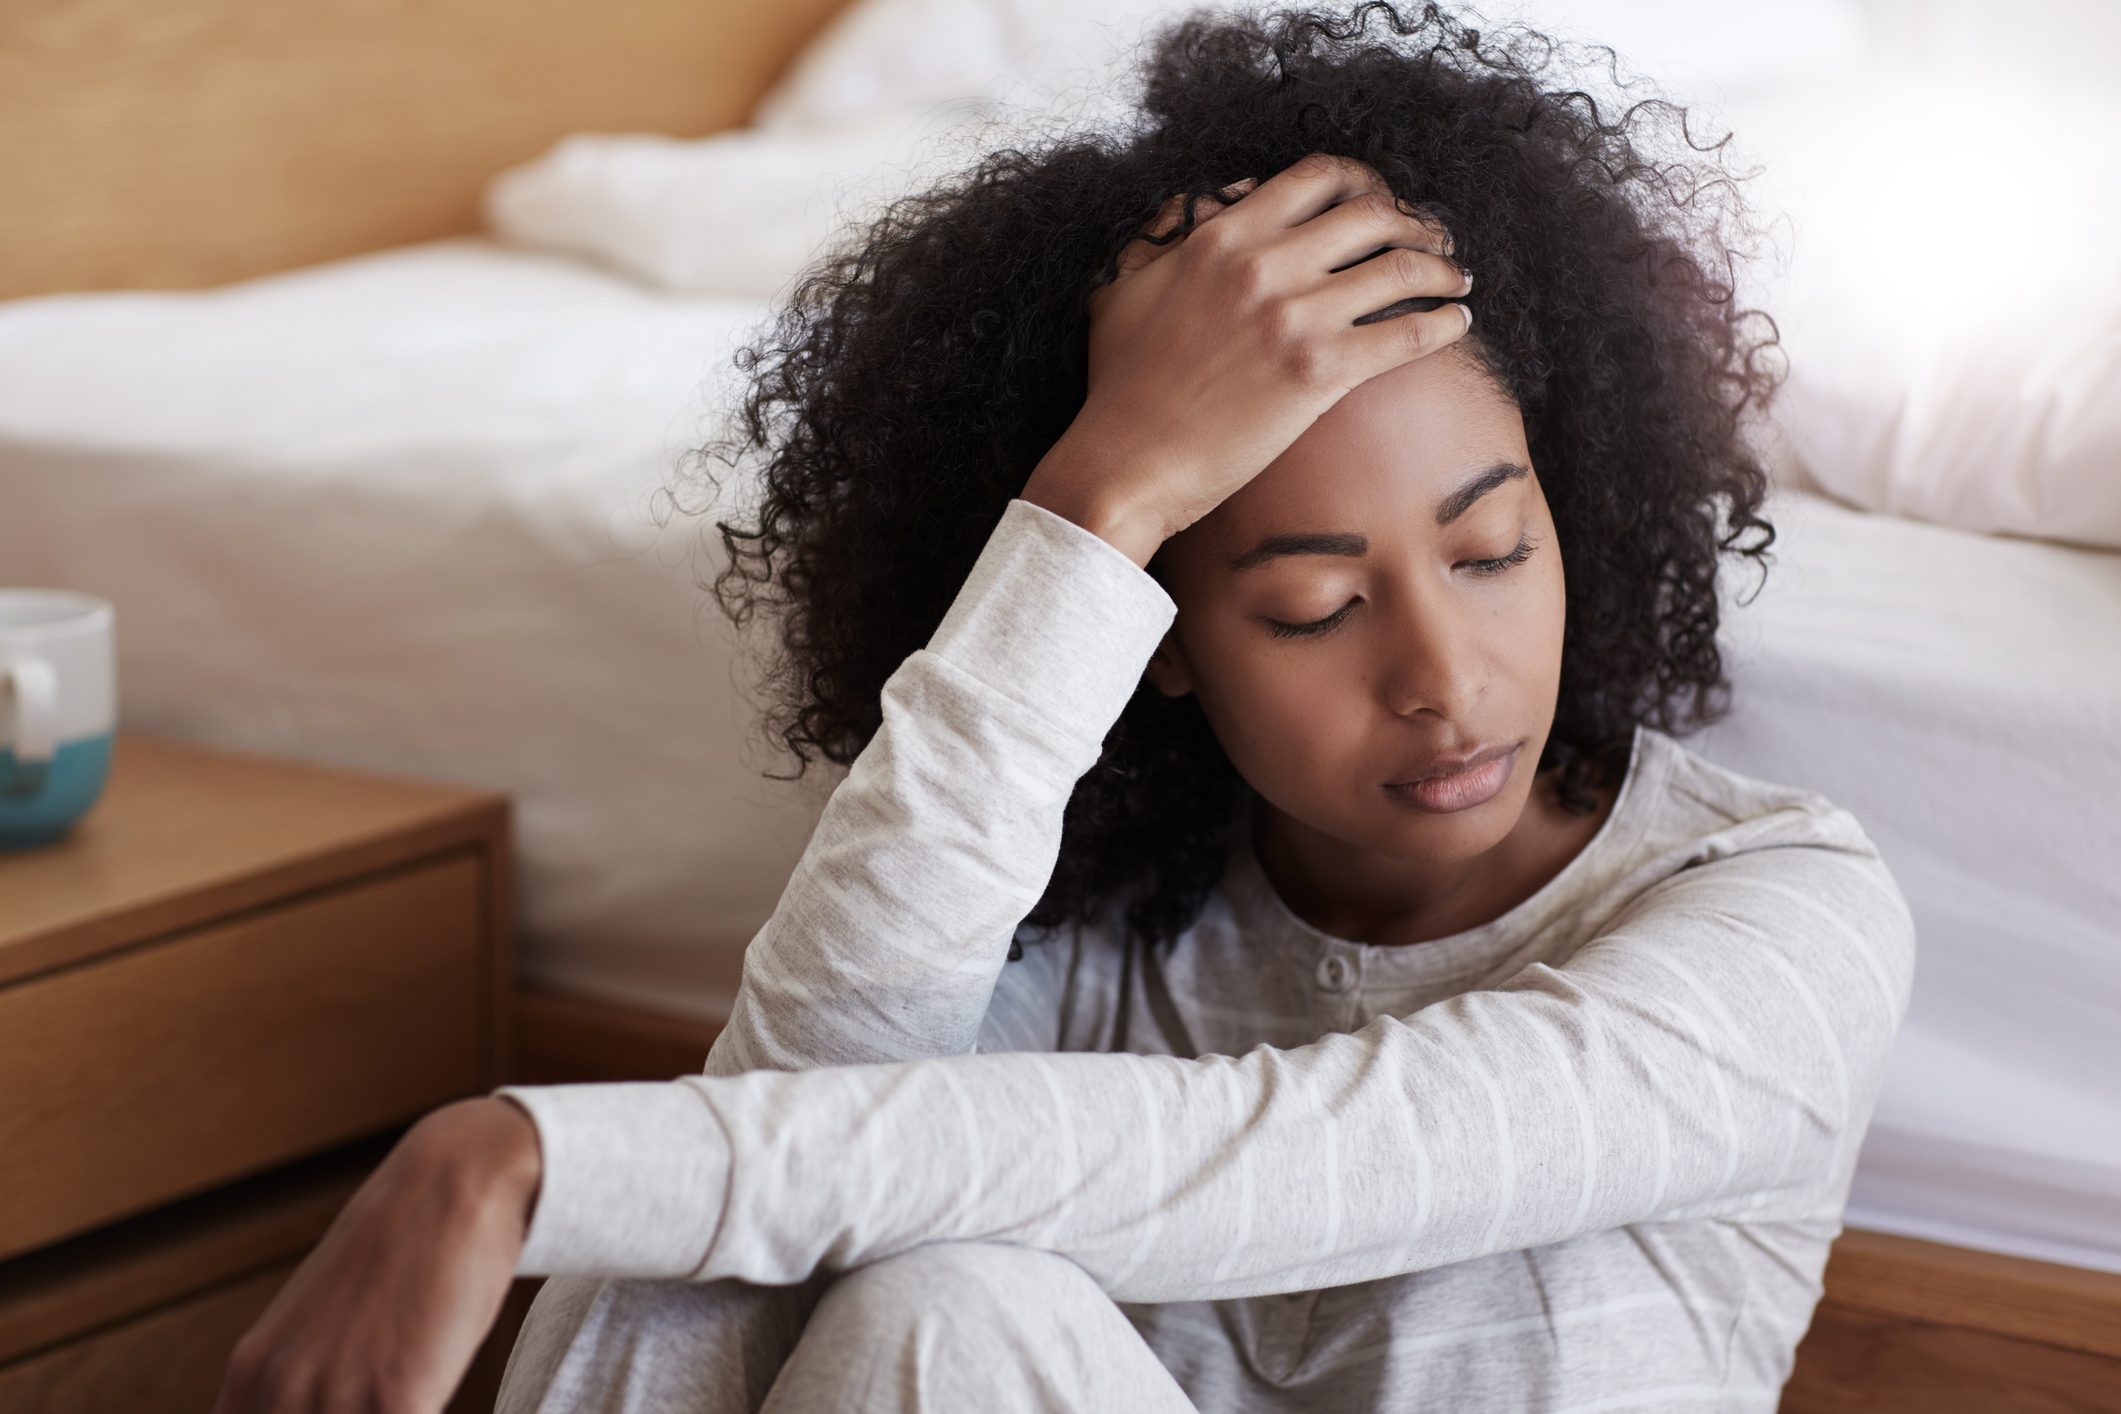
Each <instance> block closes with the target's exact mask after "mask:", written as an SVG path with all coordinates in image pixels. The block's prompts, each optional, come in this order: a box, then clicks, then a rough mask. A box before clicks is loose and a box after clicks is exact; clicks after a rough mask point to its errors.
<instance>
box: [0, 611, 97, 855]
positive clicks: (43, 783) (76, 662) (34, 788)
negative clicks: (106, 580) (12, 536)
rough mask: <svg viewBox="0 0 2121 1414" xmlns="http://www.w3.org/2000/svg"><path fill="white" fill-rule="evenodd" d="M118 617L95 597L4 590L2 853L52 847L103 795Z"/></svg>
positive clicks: (0, 631) (0, 636)
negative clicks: (3, 850) (115, 628)
mask: <svg viewBox="0 0 2121 1414" xmlns="http://www.w3.org/2000/svg"><path fill="white" fill-rule="evenodd" d="M116 618H117V611H116V608H115V607H114V606H113V605H112V604H111V602H110V601H109V600H108V599H99V598H97V597H96V596H95V595H93V594H77V593H75V592H73V591H72V590H68V589H0V849H27V848H29V847H31V846H33V845H40V844H50V843H51V842H52V841H54V840H56V839H58V838H59V837H60V836H62V835H64V834H65V833H66V832H67V830H69V829H70V828H72V826H73V824H74V822H75V821H76V820H78V819H80V818H81V816H82V815H84V814H86V813H87V811H88V808H89V807H90V806H91V805H94V804H95V803H96V799H97V797H99V796H100V795H102V794H103V782H104V780H105V778H106V777H108V776H109V774H110V746H111V732H112V730H113V729H114V728H115V726H116V725H117V712H116V705H117V675H118V674H117V639H116V633H115V630H114V625H115V622H116Z"/></svg>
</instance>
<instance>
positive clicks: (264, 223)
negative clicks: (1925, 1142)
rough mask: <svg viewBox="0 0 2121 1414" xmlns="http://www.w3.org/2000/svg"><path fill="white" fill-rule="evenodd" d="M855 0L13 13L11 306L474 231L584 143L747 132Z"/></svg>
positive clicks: (72, 8)
mask: <svg viewBox="0 0 2121 1414" xmlns="http://www.w3.org/2000/svg"><path fill="white" fill-rule="evenodd" d="M842 3H844V0H775V3H772V4H760V3H758V0H6V3H0V298H6V297H12V296H17V295H26V294H40V293H45V292H48V291H56V290H89V289H110V288H118V287H161V288H180V287H187V286H199V285H210V284H219V283H222V282H224V281H228V280H234V279H240V278H243V277H245V276H250V275H259V274H264V273H266V272H269V271H273V270H283V269H287V268H290V267H293V266H298V265H307V264H312V263H314V262H317V261H322V260H332V259H336V258H339V257H343V256H347V255H352V254H356V253H358V252H361V251H367V250H375V249H379V248H381V247H385V246H393V245H401V244H404V243H406V242H409V241H419V240H428V239H432V238H435V237H439V236H446V235H453V234H458V233H462V232H467V231H473V230H476V229H478V227H479V224H480V222H479V211H478V197H479V192H480V190H481V188H482V187H483V186H484V184H485V182H486V181H487V179H488V178H489V177H491V176H492V175H493V174H494V173H495V172H497V171H499V170H501V169H502V168H504V167H507V166H510V165H512V164H514V163H517V162H521V161H524V160H525V159H527V158H530V157H534V156H536V155H537V154H538V153H540V152H542V151H543V150H544V149H545V148H546V147H547V146H549V145H550V144H551V143H552V142H553V141H554V140H555V139H557V138H559V137H561V136H563V135H564V134H567V133H570V132H578V131H588V132H660V133H669V134H674V135H678V136H698V135H701V134H705V133H710V132H714V131H716V130H718V129H721V128H727V127H733V126H736V125H737V124H740V123H742V122H743V121H745V120H746V118H747V117H748V116H749V114H750V112H751V110H752V108H753V106H754V105H755V104H756V103H757V101H758V99H759V97H760V95H762V94H763V93H764V92H765V90H766V89H767V88H768V87H769V86H770V85H771V84H772V83H773V81H774V80H775V79H776V78H778V77H779V76H780V74H781V73H782V71H783V70H784V69H785V68H786V67H787V65H788V63H789V61H790V60H791V59H792V58H793V57H794V56H795V54H796V53H797V52H798V51H799V50H800V49H801V48H802V46H803V44H804V43H805V42H806V41H807V40H809V39H810V38H811V37H812V36H813V35H815V34H816V33H817V32H818V31H819V30H820V29H821V28H823V26H824V24H825V22H826V21H827V20H829V19H830V18H831V16H832V15H833V13H834V12H836V11H837V10H838V9H839V8H840V6H841V4H842Z"/></svg>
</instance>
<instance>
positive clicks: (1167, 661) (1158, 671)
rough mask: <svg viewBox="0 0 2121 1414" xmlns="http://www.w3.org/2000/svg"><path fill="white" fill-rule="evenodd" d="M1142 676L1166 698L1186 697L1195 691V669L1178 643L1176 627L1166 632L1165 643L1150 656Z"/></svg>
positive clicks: (1157, 647)
mask: <svg viewBox="0 0 2121 1414" xmlns="http://www.w3.org/2000/svg"><path fill="white" fill-rule="evenodd" d="M1142 676H1143V677H1145V678H1147V679H1148V680H1149V682H1150V684H1151V685H1152V686H1153V687H1155V689H1156V690H1157V691H1158V692H1161V693H1162V694H1163V695H1164V696H1166V697H1184V696H1185V695H1186V694H1187V693H1189V692H1191V691H1192V690H1193V668H1192V665H1191V664H1189V663H1188V662H1187V661H1186V650H1185V648H1184V647H1183V646H1182V645H1181V644H1180V643H1179V641H1178V630H1177V628H1176V627H1175V626H1174V627H1172V628H1170V629H1167V630H1166V631H1165V632H1164V641H1163V642H1161V643H1159V644H1157V645H1156V651H1155V652H1154V653H1151V654H1150V655H1149V663H1148V666H1147V667H1145V668H1143V669H1142Z"/></svg>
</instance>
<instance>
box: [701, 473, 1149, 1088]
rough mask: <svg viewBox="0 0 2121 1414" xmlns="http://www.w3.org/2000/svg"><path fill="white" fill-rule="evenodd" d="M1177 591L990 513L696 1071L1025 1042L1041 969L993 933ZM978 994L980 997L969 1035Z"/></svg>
mask: <svg viewBox="0 0 2121 1414" xmlns="http://www.w3.org/2000/svg"><path fill="white" fill-rule="evenodd" d="M1177 612H1178V610H1177V606H1176V605H1175V604H1174V603H1173V602H1172V601H1171V598H1170V596H1169V595H1168V594H1166V593H1165V592H1164V589H1163V587H1162V586H1161V585H1159V584H1158V583H1157V582H1156V580H1155V579H1154V578H1153V577H1151V576H1150V575H1149V573H1148V572H1147V571H1146V570H1144V569H1142V568H1141V567H1140V566H1139V565H1137V564H1135V563H1134V561H1133V560H1131V559H1129V558H1128V557H1127V555H1126V554H1125V553H1124V552H1122V551H1121V550H1120V549H1118V547H1116V546H1114V545H1112V544H1110V543H1109V542H1107V541H1105V540H1104V539H1102V538H1101V537H1099V536H1097V535H1096V534H1094V533H1092V532H1091V531H1089V530H1087V529H1085V528H1083V527H1082V526H1079V525H1077V524H1075V523H1074V522H1073V521H1070V520H1068V519H1066V518H1065V517H1063V516H1060V515H1058V514H1056V513H1054V512H1052V511H1050V510H1047V509H1046V508H1045V507H1043V506H1039V505H1035V504H1033V503H1031V502H1029V501H1025V500H1022V499H1017V500H1012V501H1011V502H1009V504H1008V505H1007V506H1006V507H1005V508H1004V510H1003V512H1002V516H1001V519H1000V521H999V522H998V523H997V524H996V526H995V529H994V531H993V533H992V535H991V536H990V537H989V539H988V542H987V544H986V546H985V547H984V549H983V550H982V552H981V554H980V556H979V559H978V560H977V561H976V562H975V564H974V566H973V568H972V570H971V572H970V574H969V575H968V576H967V578H966V581H965V584H964V586H963V587H962V589H961V590H960V592H959V593H958V595H957V597H956V600H955V601H954V602H953V604H952V605H951V607H950V609H949V611H948V613H947V614H946V615H945V616H944V618H943V620H942V623H941V624H940V626H939V627H938V628H937V629H936V631H935V633H934V635H933V636H932V637H931V638H930V640H929V642H928V645H927V646H926V647H925V648H922V649H919V650H917V651H916V652H914V653H913V654H911V655H910V656H909V657H908V658H907V659H906V661H905V662H904V663H903V664H902V665H901V666H900V667H899V668H898V669H897V671H895V672H894V673H893V674H892V675H891V677H890V678H889V679H888V680H887V681H886V682H885V684H884V688H883V694H882V724H881V726H880V727H879V728H878V730H877V732H876V734H875V735H874V736H873V737H872V738H871V739H870V741H869V742H868V744H867V745H866V746H865V747H864V748H863V750H862V752H861V754H860V755H859V756H857V757H856V758H855V761H854V764H853V766H852V767H851V768H850V770H849V772H848V774H847V777H846V778H845V779H844V780H843V781H841V783H840V784H839V786H838V787H837V788H836V789H835V790H834V792H833V794H832V797H831V798H830V800H829V801H828V802H827V803H826V806H825V810H824V813H823V815H822V816H821V818H820V819H819V821H818V824H817V827H816V829H815V830H814V831H813V833H812V835H811V837H810V841H809V843H808V845H807V846H806V848H805V849H804V852H803V855H802V858H801V859H800V860H799V861H798V862H797V864H796V867H795V870H794V872H793V874H792V875H791V877H790V879H789V882H788V886H787V888H786V890H785V891H784V892H783V894H782V896H781V899H780V902H779V904H778V905H777V906H776V908H775V909H774V913H773V916H772V917H771V918H770V919H768V920H767V922H766V924H765V926H764V927H763V928H761V929H760V930H759V932H758V934H757V936H755V937H754V938H753V939H752V940H751V943H750V945H749V947H748V948H747V949H746V950H745V955H744V971H743V978H742V981H741V982H740V983H739V986H738V991H737V996H736V1001H735V1003H734V1005H733V1007H732V1009H731V1014H730V1017H729V1020H728V1023H727V1024H726V1025H725V1026H724V1028H723V1030H722V1032H721V1034H720V1035H719V1036H718V1037H717V1038H716V1040H715V1044H714V1048H713V1050H712V1051H711V1052H710V1054H709V1059H708V1063H707V1065H706V1067H705V1069H706V1072H707V1073H708V1074H711V1075H729V1074H736V1073H738V1072H741V1071H747V1070H758V1069H773V1070H799V1069H806V1068H810V1067H814V1066H822V1065H848V1064H860V1063H865V1062H876V1061H892V1060H909V1059H914V1058H917V1057H922V1056H938V1055H961V1054H965V1053H967V1052H970V1051H972V1050H974V1049H975V1046H976V1045H977V1046H979V1047H980V1048H982V1049H1021V1048H1023V1047H1026V1046H1031V1045H1036V1044H1037V1038H1038V1036H1039V1035H1040V1034H1042V1032H1041V1027H1040V1023H1039V1018H1038V1015H1037V1012H1038V1008H1039V1006H1040V1004H1041V1001H1042V998H1040V997H1039V996H1036V995H1027V992H1032V991H1035V989H1034V988H1033V987H1032V984H1033V983H1034V982H1036V981H1039V980H1046V972H1045V970H1044V969H1040V968H1037V967H1029V968H1027V967H1025V966H1024V965H1023V964H1024V961H1027V960H1028V959H1025V960H1020V961H1019V962H1018V963H1016V964H1012V965H1011V966H1010V967H1009V968H1008V969H1007V971H1008V972H1009V973H1010V974H1012V975H1010V976H1009V979H1008V980H1009V983H1010V985H1009V986H1007V987H1005V988H1003V994H1002V995H1001V996H1000V997H998V998H996V997H994V996H993V995H992V994H994V993H995V991H996V982H997V974H999V973H1002V972H1003V971H1004V966H1003V964H1004V962H1005V960H1006V958H1007V955H1008V950H1009V944H1010V941H1011V939H1012V938H1013V937H1014V935H1015V931H1016V929H1017V926H1018V924H1019V923H1020V922H1021V921H1022V920H1023V917H1024V915H1025V914H1027V913H1029V912H1030V911H1031V909H1032V908H1033V907H1034V906H1035V905H1036V904H1037V903H1038V901H1039V898H1040V897H1041V896H1042V895H1043V894H1044V892H1045V889H1046V886H1047V883H1048V882H1049V881H1050V880H1051V878H1052V875H1053V867H1054V864H1055V862H1056V861H1057V859H1058V858H1059V854H1060V842H1061V823H1062V814H1063V811H1064V809H1065V807H1066V806H1067V803H1068V799H1069V797H1070V795H1071V794H1072V793H1073V791H1074V788H1075V785H1076V782H1077V781H1078V780H1079V779H1080V778H1081V777H1082V776H1083V774H1084V773H1085V772H1086V771H1088V770H1089V769H1090V767H1091V766H1092V765H1094V764H1095V763H1096V761H1097V758H1098V755H1099V753H1100V752H1101V751H1102V749H1103V745H1104V738H1105V735H1106V733H1107V732H1108V731H1109V730H1110V729H1111V726H1112V724H1113V722H1114V721H1116V720H1117V719H1118V717H1119V715H1120V712H1121V711H1122V709H1124V708H1125V706H1126V704H1127V701H1128V699H1129V697H1130V696H1131V695H1132V693H1133V692H1134V690H1135V687H1136V686H1137V684H1138V683H1139V682H1140V679H1141V673H1142V668H1143V667H1144V665H1145V664H1146V663H1147V661H1148V658H1149V655H1150V653H1151V652H1153V651H1154V650H1155V647H1156V645H1157V643H1158V641H1159V640H1160V639H1161V638H1162V637H1163V634H1164V632H1165V630H1166V629H1167V628H1168V627H1169V626H1170V624H1171V622H1172V621H1173V620H1174V619H1175V618H1176V616H1177ZM990 1003H991V1004H993V1005H994V1006H996V1007H998V1008H999V1012H1000V1014H999V1015H996V1016H994V1017H993V1018H992V1019H991V1020H990V1021H988V1024H987V1026H986V1028H985V1034H984V1036H983V1035H982V1022H983V1020H986V1019H987V1018H988V1015H989V1010H990Z"/></svg>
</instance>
